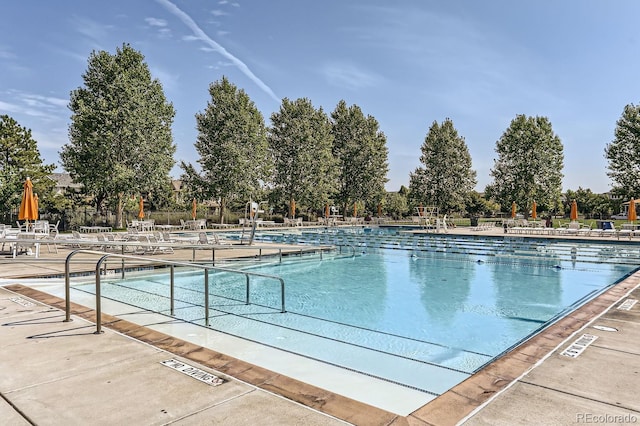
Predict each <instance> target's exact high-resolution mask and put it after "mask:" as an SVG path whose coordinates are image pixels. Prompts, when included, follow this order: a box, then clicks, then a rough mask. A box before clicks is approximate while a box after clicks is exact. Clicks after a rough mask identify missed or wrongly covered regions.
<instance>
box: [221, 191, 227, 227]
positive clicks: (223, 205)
mask: <svg viewBox="0 0 640 426" xmlns="http://www.w3.org/2000/svg"><path fill="white" fill-rule="evenodd" d="M226 207H227V202H226V200H225V199H224V197H220V224H223V223H224V211H225V210H226Z"/></svg>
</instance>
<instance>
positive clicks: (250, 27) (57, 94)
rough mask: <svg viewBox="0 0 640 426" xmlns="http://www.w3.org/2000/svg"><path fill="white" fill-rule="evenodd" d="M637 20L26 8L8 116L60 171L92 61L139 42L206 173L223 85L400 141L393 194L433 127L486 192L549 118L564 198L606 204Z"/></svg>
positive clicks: (588, 0) (12, 12)
mask: <svg viewBox="0 0 640 426" xmlns="http://www.w3.org/2000/svg"><path fill="white" fill-rule="evenodd" d="M638 16H640V2H639V1H637V0H615V1H608V2H605V1H601V0H564V1H552V0H539V1H535V2H519V1H512V0H494V1H491V0H487V1H477V0H460V1H446V2H445V1H426V0H406V1H397V2H389V1H378V0H350V1H341V0H323V1H293V0H289V1H284V0H270V1H258V0H253V1H248V0H247V1H205V0H189V1H185V0H137V1H129V0H126V1H125V0H110V1H108V2H107V1H104V2H98V1H80V0H77V1H71V0H60V1H36V0H22V1H20V2H17V1H11V2H5V3H4V4H3V6H2V16H1V17H0V22H1V25H0V114H8V115H10V116H11V117H13V118H15V119H16V120H17V121H18V122H19V123H20V124H21V125H22V126H25V127H27V128H30V129H31V130H32V131H33V135H34V138H35V139H36V140H37V142H38V147H39V149H40V152H41V154H42V156H43V158H44V159H45V161H46V162H47V163H56V164H57V165H58V166H59V155H58V153H59V151H60V148H61V147H62V145H63V144H65V143H66V142H67V140H68V138H67V129H68V125H69V116H70V114H69V110H68V109H67V104H68V100H69V93H70V92H71V91H72V90H74V89H76V88H78V87H80V86H81V85H82V74H83V73H84V72H85V71H86V69H87V59H88V57H89V54H90V53H91V52H92V51H93V50H106V51H108V52H110V53H115V50H116V48H117V47H120V46H122V44H123V43H129V44H131V46H132V47H133V48H135V49H136V50H139V51H140V52H142V54H143V55H144V56H145V61H146V62H147V64H148V65H149V67H150V69H151V72H152V75H153V77H155V78H158V79H159V80H160V81H161V83H162V85H163V87H164V91H165V94H166V96H167V99H168V100H169V101H170V102H172V103H173V104H174V107H175V109H176V117H175V122H174V125H173V131H174V142H175V143H176V145H177V152H176V156H175V158H176V160H177V161H178V162H179V161H180V160H185V161H187V162H192V163H195V161H196V160H197V153H196V151H195V148H194V146H193V144H194V142H195V138H196V131H195V118H194V115H195V114H196V113H197V112H201V111H203V110H204V109H205V107H206V104H207V101H208V100H209V94H208V87H209V84H211V83H212V82H214V81H216V80H219V79H220V78H221V77H222V76H223V75H224V76H227V78H228V79H229V80H230V81H231V82H232V83H233V84H235V85H236V86H238V87H239V88H241V89H244V90H245V91H246V92H247V93H248V94H249V96H250V97H251V99H252V100H253V101H254V102H255V104H256V105H257V107H258V108H259V109H260V110H261V112H262V113H263V115H264V117H265V120H266V122H267V123H269V117H270V115H271V114H272V113H273V112H275V111H278V109H279V107H280V100H281V99H282V98H285V97H287V98H289V99H291V100H293V99H297V98H301V97H306V98H309V99H310V100H311V101H312V103H313V105H314V106H315V107H316V108H317V107H322V108H323V109H324V110H325V112H327V113H330V112H331V111H333V109H334V108H335V106H336V105H337V103H338V102H339V101H340V100H341V99H344V100H345V101H346V102H347V104H348V105H352V104H356V105H358V106H360V108H362V110H363V112H364V113H365V114H369V115H372V116H373V117H375V118H376V119H377V120H378V122H379V123H380V129H381V130H382V131H383V132H384V133H385V135H386V136H387V146H388V148H389V165H390V172H389V179H390V180H389V183H388V184H387V189H389V190H397V189H399V188H400V185H408V183H409V173H410V172H411V171H413V170H414V169H415V168H416V167H417V166H419V165H420V163H419V157H420V147H421V145H422V143H423V142H424V138H425V135H426V134H427V132H428V129H429V127H430V126H431V124H432V123H433V122H434V121H438V122H442V121H443V120H444V119H446V118H450V119H451V120H452V121H453V123H454V125H455V127H456V129H457V130H458V132H459V134H460V135H461V136H462V137H464V138H465V141H466V143H467V146H468V147H469V151H470V153H471V157H472V160H473V168H474V169H475V170H476V171H477V173H478V186H477V189H478V190H480V191H482V190H483V189H484V187H485V186H486V184H488V183H489V182H490V181H491V177H490V175H489V171H490V169H491V167H492V166H493V161H494V159H495V158H496V154H495V143H496V141H497V140H498V139H499V138H500V136H501V135H502V133H503V132H504V131H505V130H506V129H507V128H508V126H509V124H510V122H511V120H512V119H513V118H514V117H515V116H516V115H517V114H526V115H531V116H536V115H540V116H546V117H548V118H549V120H550V121H551V123H552V125H553V129H554V131H555V133H556V134H557V135H558V136H559V137H560V138H561V140H562V142H563V144H564V153H565V168H564V174H565V178H564V181H563V189H564V190H566V189H574V190H575V189H577V188H578V187H579V186H581V187H583V188H591V189H592V190H593V191H595V192H604V191H607V190H609V189H610V187H611V182H610V180H609V179H608V177H607V176H606V165H607V163H606V160H605V159H604V155H603V153H604V147H605V145H606V144H607V143H608V142H610V141H611V140H612V139H613V137H614V129H615V126H616V121H617V120H618V119H619V118H620V116H621V114H622V111H623V109H624V106H625V105H627V104H631V103H633V104H637V103H638V102H639V100H640V90H639V88H640V87H639V86H640V83H639V82H640V79H639V78H638V76H640V33H639V32H638V30H637V28H638V26H637V17H638ZM59 169H60V170H61V168H60V166H59ZM172 174H173V175H174V177H178V176H179V174H180V169H179V168H178V167H175V168H174V170H173V173H172Z"/></svg>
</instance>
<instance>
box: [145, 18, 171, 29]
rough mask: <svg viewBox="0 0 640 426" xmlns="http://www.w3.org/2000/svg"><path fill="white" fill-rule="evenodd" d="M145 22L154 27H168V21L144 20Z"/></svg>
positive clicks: (157, 19)
mask: <svg viewBox="0 0 640 426" xmlns="http://www.w3.org/2000/svg"><path fill="white" fill-rule="evenodd" d="M144 20H145V22H146V23H147V24H149V25H150V26H152V27H166V26H167V21H165V20H164V19H159V18H144Z"/></svg>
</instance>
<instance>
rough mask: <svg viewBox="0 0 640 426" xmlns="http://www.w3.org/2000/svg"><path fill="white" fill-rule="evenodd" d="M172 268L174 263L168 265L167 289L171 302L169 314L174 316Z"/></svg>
mask: <svg viewBox="0 0 640 426" xmlns="http://www.w3.org/2000/svg"><path fill="white" fill-rule="evenodd" d="M174 268H175V266H174V265H170V271H169V289H170V290H169V291H170V293H171V295H170V296H171V302H170V303H171V308H170V309H171V316H172V317H173V316H175V313H174V296H175V294H174V282H175V281H174Z"/></svg>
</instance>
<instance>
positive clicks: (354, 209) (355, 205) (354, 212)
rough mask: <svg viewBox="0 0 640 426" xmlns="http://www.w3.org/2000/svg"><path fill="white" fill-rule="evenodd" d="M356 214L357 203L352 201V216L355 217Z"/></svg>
mask: <svg viewBox="0 0 640 426" xmlns="http://www.w3.org/2000/svg"><path fill="white" fill-rule="evenodd" d="M357 215H358V205H357V204H356V203H353V217H356V216H357Z"/></svg>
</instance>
